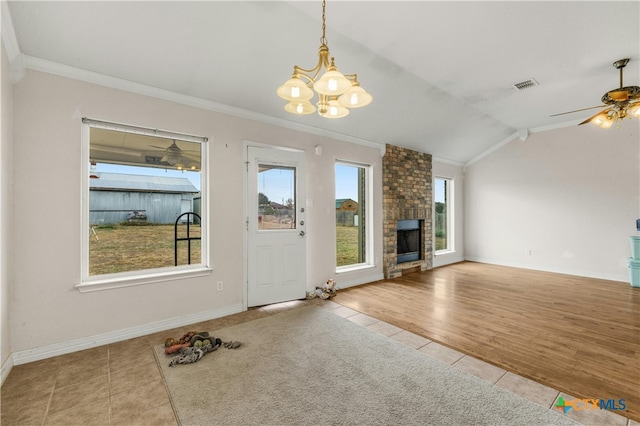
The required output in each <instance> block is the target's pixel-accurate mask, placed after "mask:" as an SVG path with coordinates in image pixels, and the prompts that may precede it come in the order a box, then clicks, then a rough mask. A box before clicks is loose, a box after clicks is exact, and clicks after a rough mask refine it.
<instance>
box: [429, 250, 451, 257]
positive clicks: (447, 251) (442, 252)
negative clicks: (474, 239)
mask: <svg viewBox="0 0 640 426" xmlns="http://www.w3.org/2000/svg"><path fill="white" fill-rule="evenodd" d="M455 252H456V251H455V250H438V251H437V252H435V253H434V255H435V256H442V255H445V254H454V253H455Z"/></svg>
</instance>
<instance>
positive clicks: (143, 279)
mask: <svg viewBox="0 0 640 426" xmlns="http://www.w3.org/2000/svg"><path fill="white" fill-rule="evenodd" d="M211 272H213V269H212V268H208V267H204V266H196V267H193V268H188V269H181V270H179V271H176V270H174V269H173V268H171V270H158V271H156V272H150V273H146V274H136V275H125V276H123V275H122V274H112V275H104V276H103V278H98V279H88V280H86V281H82V282H81V283H80V284H78V285H76V289H77V290H78V291H79V292H80V293H89V292H93V291H102V290H112V289H116V288H123V287H133V286H138V285H146V284H155V283H160V282H166V281H176V280H183V279H185V278H196V277H204V276H207V275H210V274H211Z"/></svg>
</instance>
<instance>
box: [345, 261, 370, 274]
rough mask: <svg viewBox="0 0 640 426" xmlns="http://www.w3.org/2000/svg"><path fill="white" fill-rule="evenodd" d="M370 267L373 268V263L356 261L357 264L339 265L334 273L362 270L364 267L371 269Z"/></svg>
mask: <svg viewBox="0 0 640 426" xmlns="http://www.w3.org/2000/svg"><path fill="white" fill-rule="evenodd" d="M371 268H374V265H371V264H369V263H358V264H357V265H349V266H340V267H338V268H336V274H343V273H346V272H355V271H362V270H364V269H371Z"/></svg>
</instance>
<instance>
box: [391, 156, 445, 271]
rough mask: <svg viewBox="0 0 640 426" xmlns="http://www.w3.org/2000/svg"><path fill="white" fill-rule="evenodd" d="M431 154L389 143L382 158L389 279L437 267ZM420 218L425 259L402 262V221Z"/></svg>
mask: <svg viewBox="0 0 640 426" xmlns="http://www.w3.org/2000/svg"><path fill="white" fill-rule="evenodd" d="M431 167H432V159H431V154H425V153H422V152H418V151H413V150H410V149H406V148H401V147H397V146H393V145H387V146H386V152H385V155H384V158H383V159H382V217H383V218H382V220H383V267H384V276H385V278H395V277H399V276H401V275H402V271H403V270H406V269H410V268H411V269H413V268H416V267H419V268H420V270H421V271H425V270H427V269H431V268H432V267H433V256H432V254H433V231H432V220H431V212H432V203H433V188H432V175H431ZM403 219H419V220H421V222H420V223H421V224H422V241H421V243H422V259H420V260H416V261H412V262H406V263H401V264H398V263H397V261H396V250H397V229H396V225H397V222H398V220H403Z"/></svg>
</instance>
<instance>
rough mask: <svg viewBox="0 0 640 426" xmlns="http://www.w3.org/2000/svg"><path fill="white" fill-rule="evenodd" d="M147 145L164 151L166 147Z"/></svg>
mask: <svg viewBox="0 0 640 426" xmlns="http://www.w3.org/2000/svg"><path fill="white" fill-rule="evenodd" d="M149 146H150V147H151V148H158V149H161V150H163V151H164V150H165V149H167V147H166V146H157V145H149Z"/></svg>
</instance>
